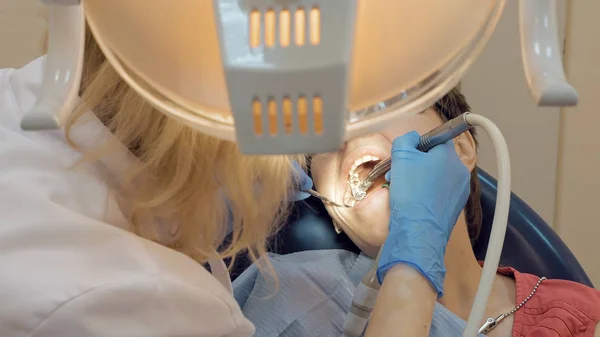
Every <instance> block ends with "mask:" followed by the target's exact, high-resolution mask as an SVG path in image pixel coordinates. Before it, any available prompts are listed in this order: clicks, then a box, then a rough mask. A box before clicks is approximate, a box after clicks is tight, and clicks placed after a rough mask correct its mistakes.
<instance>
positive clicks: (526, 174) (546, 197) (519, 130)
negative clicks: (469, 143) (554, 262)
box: [461, 0, 566, 225]
mask: <svg viewBox="0 0 600 337" xmlns="http://www.w3.org/2000/svg"><path fill="white" fill-rule="evenodd" d="M564 4H565V2H564V1H562V2H561V8H560V11H559V12H560V13H561V20H560V22H561V24H562V25H564V21H565V20H564V18H565V12H566V11H565V7H564ZM518 19H519V16H518V1H515V0H509V1H507V2H506V8H505V9H504V14H503V16H502V18H501V19H500V22H499V24H498V26H497V28H496V31H495V32H494V35H493V36H492V38H491V40H490V42H489V44H488V46H487V48H486V50H485V51H484V52H483V54H482V55H481V56H480V58H479V59H478V60H477V61H476V62H475V64H474V65H473V67H472V68H471V69H470V70H469V72H468V74H467V75H466V76H465V78H464V80H463V82H462V85H461V88H462V90H463V92H464V94H465V95H466V96H467V99H468V100H469V102H470V104H471V108H472V112H474V113H478V114H482V115H484V116H486V117H488V118H490V119H491V120H492V121H494V122H495V123H496V124H497V125H498V127H499V128H500V130H502V132H503V134H504V137H505V138H506V141H507V143H508V146H509V149H510V154H511V163H512V187H513V191H514V192H515V193H516V194H518V195H519V196H520V197H521V198H522V199H524V200H525V201H526V202H527V203H528V204H529V205H530V206H531V207H532V208H533V209H535V210H536V211H537V212H538V213H539V214H540V216H541V217H542V218H543V219H544V220H546V222H548V223H549V224H550V225H552V224H553V223H554V207H555V195H556V183H555V182H556V172H557V169H556V163H557V158H558V134H559V132H558V131H559V113H560V109H559V108H539V107H537V106H536V105H535V104H534V102H533V100H532V99H531V97H530V96H529V92H528V89H527V84H526V82H525V75H524V72H523V66H522V62H521V46H520V37H519V21H518ZM561 31H562V32H561V33H564V28H563V29H561ZM480 140H481V148H480V151H479V165H480V166H481V167H482V168H483V169H484V170H486V171H487V172H489V173H490V174H492V175H493V176H495V177H496V176H497V175H496V174H497V170H496V158H495V154H494V151H493V147H492V146H491V143H490V142H489V140H488V139H487V136H485V135H484V134H483V133H481V136H480Z"/></svg>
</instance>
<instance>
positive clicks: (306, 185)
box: [290, 162, 313, 201]
mask: <svg viewBox="0 0 600 337" xmlns="http://www.w3.org/2000/svg"><path fill="white" fill-rule="evenodd" d="M293 174H294V181H295V183H296V185H297V190H295V191H294V195H293V196H292V200H290V201H301V200H304V199H306V198H308V197H310V194H308V193H306V192H304V191H306V190H309V189H311V188H313V181H312V179H311V178H310V177H309V176H308V174H306V172H304V170H303V169H302V167H300V164H298V163H297V162H294V171H293Z"/></svg>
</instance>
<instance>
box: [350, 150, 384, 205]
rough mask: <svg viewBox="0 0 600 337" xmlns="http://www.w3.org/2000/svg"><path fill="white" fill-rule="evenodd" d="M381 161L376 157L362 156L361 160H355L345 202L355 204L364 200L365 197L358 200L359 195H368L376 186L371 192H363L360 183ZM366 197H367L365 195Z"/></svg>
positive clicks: (351, 168)
mask: <svg viewBox="0 0 600 337" xmlns="http://www.w3.org/2000/svg"><path fill="white" fill-rule="evenodd" d="M380 161H381V159H380V158H379V157H376V156H372V155H366V156H362V157H360V158H359V159H357V160H355V161H354V162H353V163H352V166H351V167H350V171H349V172H348V183H347V189H346V193H345V197H344V200H345V201H346V202H351V203H352V204H355V203H356V202H357V201H358V200H362V199H364V197H361V198H357V194H360V193H362V194H364V193H368V192H369V191H370V190H371V189H372V188H374V187H375V186H371V188H369V190H367V191H362V190H359V189H358V186H359V184H360V182H361V181H362V180H363V179H364V178H365V177H366V176H367V174H369V172H371V170H372V169H373V167H375V165H376V164H377V163H379V162H380ZM365 196H366V195H365Z"/></svg>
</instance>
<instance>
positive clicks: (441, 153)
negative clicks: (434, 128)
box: [377, 131, 470, 298]
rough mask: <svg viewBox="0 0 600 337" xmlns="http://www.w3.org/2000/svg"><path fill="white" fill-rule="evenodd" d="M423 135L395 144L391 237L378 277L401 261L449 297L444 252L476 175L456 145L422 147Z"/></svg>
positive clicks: (409, 136)
mask: <svg viewBox="0 0 600 337" xmlns="http://www.w3.org/2000/svg"><path fill="white" fill-rule="evenodd" d="M418 143H419V134H418V133H417V132H414V131H413V132H410V133H408V134H406V135H404V136H402V137H398V138H396V139H395V140H394V142H393V145H392V168H391V170H390V171H389V172H388V174H387V175H386V179H387V180H388V181H389V182H390V187H389V189H390V223H389V229H390V232H389V235H388V237H387V239H386V241H385V243H384V244H383V248H382V250H381V254H380V257H379V265H378V269H377V277H378V278H379V282H383V278H384V277H385V273H386V272H387V271H388V270H389V269H390V268H391V267H392V266H394V265H396V264H398V263H405V264H409V265H411V266H413V267H414V268H416V269H417V270H419V272H421V274H422V275H423V276H424V277H425V278H426V279H428V280H429V281H430V282H431V285H432V286H433V288H435V291H436V292H437V294H438V298H440V297H442V296H443V294H444V290H443V285H444V276H445V275H446V268H445V266H444V254H445V253H446V245H447V244H448V240H449V239H450V234H451V233H452V230H453V229H454V225H455V224H456V221H457V219H458V217H459V215H460V212H461V211H462V209H463V208H464V207H465V205H466V203H467V199H468V197H469V184H470V173H469V170H468V169H467V168H466V167H465V165H464V164H463V163H462V162H461V161H460V159H459V158H458V156H457V154H456V151H455V150H454V145H453V143H452V141H449V142H448V143H445V144H442V145H439V146H436V147H435V148H433V149H431V150H430V151H429V152H427V153H425V152H421V151H419V150H417V149H416V147H417V144H418Z"/></svg>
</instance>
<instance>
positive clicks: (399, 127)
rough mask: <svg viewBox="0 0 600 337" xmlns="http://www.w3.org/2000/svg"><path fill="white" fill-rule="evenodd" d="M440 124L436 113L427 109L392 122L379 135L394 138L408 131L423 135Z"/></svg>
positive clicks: (440, 121) (439, 118) (440, 119)
mask: <svg viewBox="0 0 600 337" xmlns="http://www.w3.org/2000/svg"><path fill="white" fill-rule="evenodd" d="M442 122H443V120H442V118H441V117H440V115H439V114H438V113H437V111H435V110H434V109H432V108H429V109H427V110H425V111H423V112H419V113H416V114H411V115H409V116H401V117H398V118H396V119H394V120H392V121H391V122H390V123H389V125H388V126H387V127H386V128H385V129H383V130H382V131H381V133H382V134H383V135H384V136H386V137H387V138H396V137H399V136H402V135H404V134H406V133H407V132H410V131H417V132H419V133H420V134H423V133H426V132H428V131H430V130H431V129H433V128H435V127H437V126H438V125H440V124H442Z"/></svg>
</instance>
